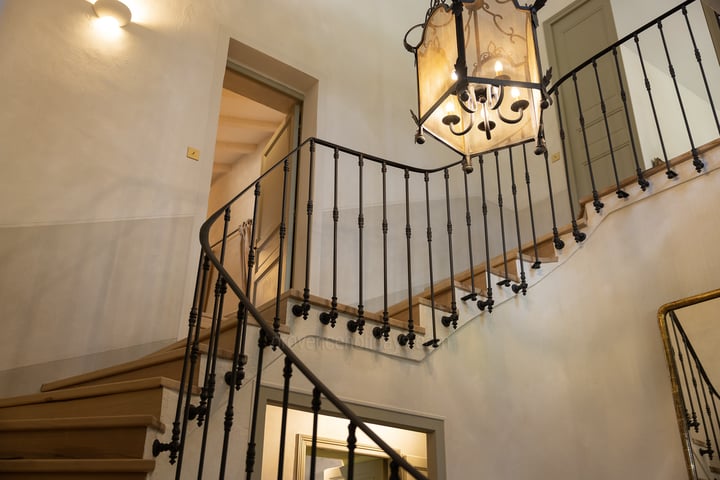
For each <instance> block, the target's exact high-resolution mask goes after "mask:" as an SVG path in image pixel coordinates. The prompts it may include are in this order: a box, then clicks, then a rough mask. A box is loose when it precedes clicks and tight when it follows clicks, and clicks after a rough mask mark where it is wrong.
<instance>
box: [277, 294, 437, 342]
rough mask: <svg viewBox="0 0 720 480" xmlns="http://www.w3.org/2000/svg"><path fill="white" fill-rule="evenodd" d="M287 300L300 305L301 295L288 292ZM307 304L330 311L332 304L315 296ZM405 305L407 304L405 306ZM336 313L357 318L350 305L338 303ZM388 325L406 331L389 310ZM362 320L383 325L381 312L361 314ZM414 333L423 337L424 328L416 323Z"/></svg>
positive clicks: (405, 323)
mask: <svg viewBox="0 0 720 480" xmlns="http://www.w3.org/2000/svg"><path fill="white" fill-rule="evenodd" d="M286 293H288V300H293V301H296V302H297V303H301V302H302V300H303V295H302V293H301V292H300V291H299V290H296V289H292V290H288V292H286ZM308 302H309V303H310V304H311V305H313V306H316V307H321V308H325V309H330V308H331V307H332V303H331V301H330V300H328V299H326V298H322V297H318V296H315V295H310V296H309V297H308ZM406 305H407V304H406ZM335 308H336V309H337V311H338V313H343V314H345V315H349V316H351V317H357V316H359V313H358V312H359V311H358V309H357V308H356V307H352V306H350V305H345V304H342V303H338V304H337V306H336V307H335ZM388 317H389V318H388V324H389V325H390V326H391V327H393V328H397V329H400V330H407V329H408V325H407V322H406V321H405V320H400V319H398V318H393V317H392V315H390V312H389V309H388ZM363 318H364V319H365V320H366V321H368V322H373V323H377V324H381V323H383V315H382V312H379V313H378V312H367V311H366V312H363ZM413 329H414V331H415V333H417V334H418V335H425V327H423V326H422V325H419V324H418V323H417V322H416V323H415V326H414V328H413Z"/></svg>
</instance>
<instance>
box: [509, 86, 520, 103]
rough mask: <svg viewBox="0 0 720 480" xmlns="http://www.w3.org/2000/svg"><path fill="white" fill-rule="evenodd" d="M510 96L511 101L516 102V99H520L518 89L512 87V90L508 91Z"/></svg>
mask: <svg viewBox="0 0 720 480" xmlns="http://www.w3.org/2000/svg"><path fill="white" fill-rule="evenodd" d="M510 96H511V97H512V98H513V99H515V100H517V99H518V98H519V97H520V89H519V88H517V87H512V88H511V89H510Z"/></svg>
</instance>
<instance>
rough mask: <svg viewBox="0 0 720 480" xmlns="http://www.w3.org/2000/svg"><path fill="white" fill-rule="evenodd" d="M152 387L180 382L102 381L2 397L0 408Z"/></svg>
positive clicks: (175, 386) (155, 379)
mask: <svg viewBox="0 0 720 480" xmlns="http://www.w3.org/2000/svg"><path fill="white" fill-rule="evenodd" d="M153 388H169V389H171V390H180V382H178V381H177V380H172V379H170V378H165V377H150V378H142V379H139V380H126V381H122V382H113V383H103V384H100V385H88V386H79V387H72V388H67V389H63V390H54V391H52V392H41V393H33V394H30V395H21V396H18V397H10V398H3V399H0V408H5V407H15V406H19V405H31V404H37V403H48V402H60V401H66V400H74V399H76V398H89V397H101V396H104V395H113V394H116V393H124V392H135V391H140V390H151V389H153ZM193 393H196V394H199V393H200V389H199V388H198V387H193Z"/></svg>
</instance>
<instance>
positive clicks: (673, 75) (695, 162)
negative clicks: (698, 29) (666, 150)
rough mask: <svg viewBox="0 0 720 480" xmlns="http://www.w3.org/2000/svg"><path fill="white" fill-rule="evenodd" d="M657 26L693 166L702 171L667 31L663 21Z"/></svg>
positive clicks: (702, 164)
mask: <svg viewBox="0 0 720 480" xmlns="http://www.w3.org/2000/svg"><path fill="white" fill-rule="evenodd" d="M657 26H658V30H660V38H661V39H662V44H663V50H665V58H667V61H668V72H670V77H671V78H672V81H673V85H674V86H675V94H676V95H677V100H678V105H680V113H682V118H683V122H684V123H685V130H686V131H687V136H688V141H689V142H690V151H691V152H692V156H693V166H695V170H696V171H697V172H698V173H700V172H702V171H703V168H704V167H705V164H704V163H703V161H702V160H700V154H699V153H698V149H697V148H696V147H695V140H693V136H692V131H691V130H690V122H689V121H688V117H687V113H686V112H685V102H683V99H682V95H681V94H680V87H679V86H678V82H677V75H676V73H675V67H674V66H673V64H672V60H671V59H670V51H669V50H668V46H667V41H666V40H665V31H664V30H663V24H662V22H661V21H658V23H657Z"/></svg>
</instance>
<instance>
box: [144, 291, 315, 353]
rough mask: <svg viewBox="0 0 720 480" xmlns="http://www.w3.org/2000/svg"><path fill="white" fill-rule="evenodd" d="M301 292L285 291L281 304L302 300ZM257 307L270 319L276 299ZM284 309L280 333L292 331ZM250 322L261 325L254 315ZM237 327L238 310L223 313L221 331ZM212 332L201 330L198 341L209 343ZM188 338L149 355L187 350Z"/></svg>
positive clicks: (249, 319)
mask: <svg viewBox="0 0 720 480" xmlns="http://www.w3.org/2000/svg"><path fill="white" fill-rule="evenodd" d="M299 292H300V291H299V290H297V289H290V290H287V291H285V292H284V293H283V294H282V295H280V300H279V301H280V303H281V305H282V304H283V303H284V302H287V301H288V300H290V299H297V298H298V296H299V298H300V300H301V301H302V294H301V293H299ZM256 308H257V310H258V311H259V312H260V313H261V314H263V315H264V316H265V319H266V320H268V315H267V312H269V311H271V309H274V308H275V300H274V299H273V300H268V301H267V302H265V303H264V304H262V305H260V306H259V307H256ZM283 311H284V309H283V308H282V306H281V308H280V312H281V315H280V333H290V329H289V327H288V326H287V322H286V321H285V318H284V315H282V312H283ZM248 323H249V324H250V325H254V326H258V327H259V324H258V322H257V321H256V320H255V319H254V318H253V317H252V316H250V317H248ZM236 327H237V310H234V311H231V312H228V313H225V314H224V315H223V317H222V324H221V326H220V333H221V334H222V333H225V332H227V331H228V330H231V329H233V328H236ZM210 333H211V331H210V329H209V328H203V329H202V331H201V333H200V335H199V336H198V341H199V342H200V343H201V344H202V343H205V344H207V342H208V340H210ZM186 339H187V337H185V338H183V339H181V340H178V341H177V342H174V343H171V344H170V345H166V346H165V347H163V348H161V349H160V350H158V351H157V352H155V353H151V354H150V355H148V356H153V355H159V354H162V353H165V352H168V351H177V350H182V351H184V350H185V345H186V344H187V342H186ZM227 358H232V353H228V357H227Z"/></svg>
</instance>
